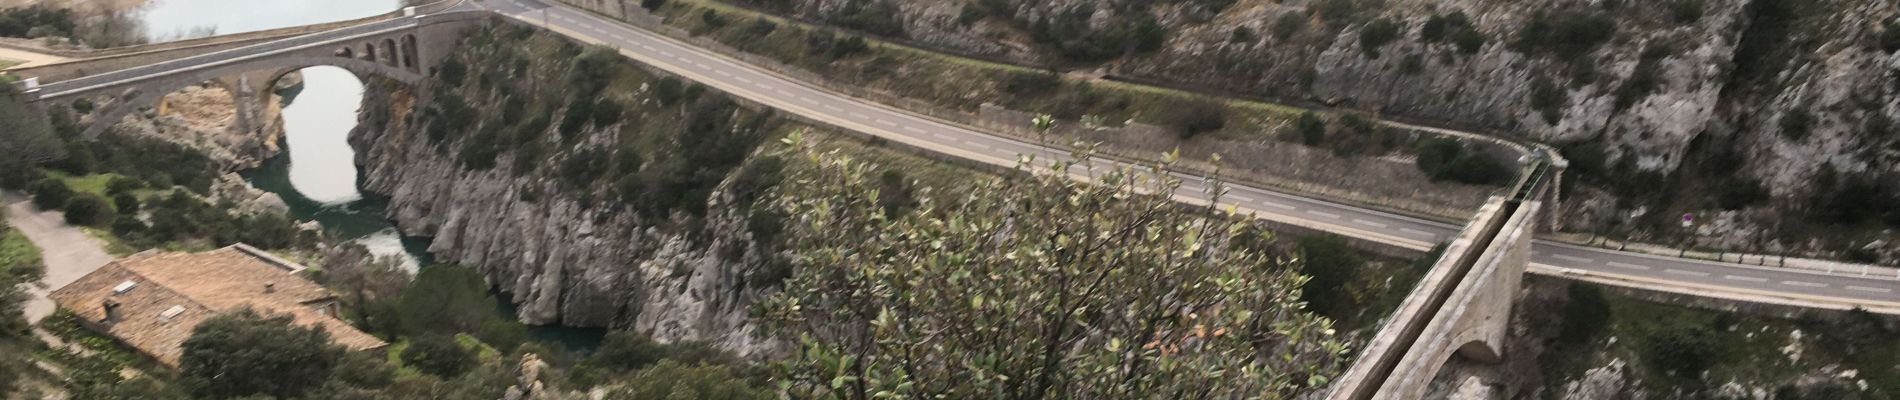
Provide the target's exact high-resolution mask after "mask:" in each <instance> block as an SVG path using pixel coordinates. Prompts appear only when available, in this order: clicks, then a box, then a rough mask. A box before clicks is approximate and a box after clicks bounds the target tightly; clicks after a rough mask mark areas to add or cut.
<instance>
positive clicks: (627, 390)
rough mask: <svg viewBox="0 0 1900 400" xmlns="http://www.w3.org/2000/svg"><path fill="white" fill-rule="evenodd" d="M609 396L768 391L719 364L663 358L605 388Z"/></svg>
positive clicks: (760, 395)
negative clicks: (613, 386) (616, 384)
mask: <svg viewBox="0 0 1900 400" xmlns="http://www.w3.org/2000/svg"><path fill="white" fill-rule="evenodd" d="M607 398H609V399H709V400H710V399H719V400H746V399H760V400H763V399H769V398H772V394H771V392H769V391H766V390H764V389H763V388H757V387H753V386H752V385H751V384H750V383H749V382H746V381H745V379H743V378H740V377H738V376H735V374H733V372H732V371H731V369H730V368H727V367H725V366H719V365H689V364H682V363H679V362H676V361H673V360H663V361H660V362H659V363H658V364H655V365H654V366H652V367H650V368H647V369H644V370H640V371H639V372H637V373H634V374H633V377H632V378H631V379H629V380H628V381H627V382H626V383H625V384H622V385H620V386H619V387H616V388H614V389H612V390H610V391H608V392H607Z"/></svg>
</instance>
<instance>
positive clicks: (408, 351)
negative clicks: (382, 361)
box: [399, 335, 476, 378]
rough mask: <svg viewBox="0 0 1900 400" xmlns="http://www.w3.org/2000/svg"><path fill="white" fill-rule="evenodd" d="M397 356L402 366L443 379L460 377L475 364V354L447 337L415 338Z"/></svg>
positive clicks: (429, 336) (426, 336)
mask: <svg viewBox="0 0 1900 400" xmlns="http://www.w3.org/2000/svg"><path fill="white" fill-rule="evenodd" d="M399 356H400V357H401V358H402V365H405V366H409V367H413V368H415V369H416V370H418V371H422V372H425V373H428V374H430V375H435V376H440V377H444V378H454V377H456V376H459V375H462V373H463V372H467V371H468V370H469V368H471V367H474V364H475V363H476V360H475V352H473V351H469V349H467V348H464V347H462V344H461V343H456V342H455V338H453V337H450V336H447V335H421V336H416V337H415V338H414V339H412V340H410V341H409V347H406V348H403V349H402V354H400V355H399Z"/></svg>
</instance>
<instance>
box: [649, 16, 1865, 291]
mask: <svg viewBox="0 0 1900 400" xmlns="http://www.w3.org/2000/svg"><path fill="white" fill-rule="evenodd" d="M682 1H700V0H675V2H682ZM720 1H725V2H729V3H732V4H738V5H743V6H748V7H752V8H757V9H761V10H768V11H772V12H776V13H781V14H785V15H793V16H798V17H800V18H802V19H805V20H809V21H816V22H822V23H826V24H830V25H834V26H838V27H841V28H846V29H853V30H857V31H860V32H867V33H871V34H876V35H881V36H889V37H896V38H900V39H903V40H906V41H908V42H910V43H919V44H922V45H925V46H929V47H934V48H940V49H945V50H949V51H954V52H959V53H966V54H972V53H973V54H979V55H985V56H989V57H994V58H1000V59H1005V60H1011V61H1016V62H1025V63H1045V64H1048V65H1056V66H1060V67H1062V68H1065V69H1073V70H1094V71H1097V72H1102V73H1106V74H1109V75H1111V76H1121V77H1130V78H1136V79H1142V80H1150V81H1159V82H1165V83H1167V84H1171V85H1177V86H1183V87H1190V88H1200V89H1205V90H1210V91H1219V92H1228V93H1235V94H1242V95H1252V96H1266V97H1270V98H1276V99H1280V100H1282V101H1288V102H1296V103H1306V104H1332V105H1338V106H1342V107H1349V108H1356V109H1363V110H1368V111H1375V112H1378V113H1380V114H1382V115H1385V116H1389V117H1397V118H1401V119H1410V120H1420V121H1425V122H1431V123H1435V124H1443V125H1448V126H1453V127H1466V128H1470V129H1476V130H1480V131H1489V132H1496V133H1501V134H1507V135H1515V136H1522V137H1527V138H1531V139H1535V140H1539V141H1543V142H1547V143H1552V144H1555V145H1558V146H1560V147H1563V148H1564V151H1565V153H1566V154H1568V155H1570V158H1571V160H1572V161H1573V162H1575V164H1573V166H1572V169H1571V172H1573V173H1574V174H1575V175H1576V176H1577V177H1578V178H1581V179H1577V180H1579V181H1581V182H1584V183H1586V185H1587V186H1589V187H1595V188H1601V189H1604V190H1582V191H1575V192H1576V194H1577V195H1573V196H1571V197H1570V198H1571V199H1575V200H1577V201H1570V202H1567V203H1566V204H1565V206H1566V207H1568V208H1571V209H1572V212H1567V213H1565V214H1566V215H1569V216H1570V217H1571V218H1572V221H1571V224H1570V225H1571V226H1572V227H1575V228H1576V229H1578V230H1586V229H1595V230H1617V231H1623V232H1631V231H1652V232H1649V234H1650V236H1652V240H1672V239H1660V238H1653V236H1655V235H1665V236H1667V235H1675V234H1679V231H1680V230H1679V229H1678V230H1675V231H1669V230H1663V229H1662V228H1664V227H1665V225H1667V224H1671V223H1673V222H1674V220H1675V218H1676V216H1677V215H1679V214H1680V213H1682V212H1696V213H1698V214H1699V215H1702V216H1703V217H1704V218H1702V219H1701V220H1702V221H1705V222H1709V221H1713V222H1714V223H1713V224H1709V225H1710V226H1711V227H1712V228H1710V229H1708V230H1706V231H1705V232H1702V234H1703V235H1705V236H1714V237H1717V238H1718V239H1720V240H1719V243H1717V244H1719V245H1722V246H1724V247H1729V248H1731V249H1738V250H1757V251H1770V250H1773V249H1789V248H1795V247H1796V246H1799V244H1798V243H1800V241H1799V240H1796V239H1794V237H1798V236H1802V235H1807V234H1816V233H1822V232H1817V231H1819V230H1814V229H1805V228H1803V227H1801V226H1799V225H1801V224H1774V223H1770V222H1768V221H1776V220H1793V219H1805V220H1809V221H1814V222H1816V223H1819V224H1826V225H1833V226H1834V227H1831V228H1829V229H1828V230H1833V231H1842V230H1841V229H1839V227H1840V226H1849V227H1866V228H1879V227H1880V225H1881V224H1880V223H1878V222H1868V223H1862V222H1861V221H1863V220H1865V221H1879V220H1882V219H1885V220H1886V222H1887V223H1888V224H1900V210H1896V209H1895V208H1896V207H1895V206H1892V204H1895V203H1900V202H1895V201H1894V200H1895V196H1896V193H1900V189H1897V188H1896V186H1900V185H1896V184H1893V183H1892V182H1895V181H1897V180H1896V179H1895V177H1896V176H1900V169H1896V168H1900V167H1896V165H1900V164H1897V163H1895V161H1896V160H1900V135H1897V134H1894V133H1892V131H1894V130H1895V128H1894V127H1893V126H1892V125H1893V120H1894V118H1895V117H1897V116H1900V103H1896V102H1894V101H1893V99H1894V98H1895V96H1894V95H1895V93H1896V90H1900V84H1896V78H1895V74H1896V72H1895V68H1896V67H1895V66H1896V65H1897V62H1896V61H1894V60H1895V58H1894V57H1895V56H1894V54H1895V53H1894V52H1895V51H1896V50H1900V25H1896V24H1895V22H1894V21H1895V17H1896V16H1900V10H1896V9H1895V7H1893V5H1892V4H1890V3H1886V2H1881V1H1868V0H1824V1H1814V2H1802V1H1790V0H1663V1H1549V2H1506V1H1485V0H1455V1H1437V0H1390V1H1375V0H1300V1H1265V0H1153V1H1102V0H967V1H934V0H720ZM1659 188H1660V190H1659ZM1632 213H1634V214H1636V215H1637V216H1638V217H1637V218H1636V221H1635V222H1636V223H1634V224H1619V223H1617V222H1619V221H1625V220H1629V219H1630V215H1632ZM1709 214H1715V216H1714V218H1710V217H1709ZM1847 215H1853V216H1855V217H1851V218H1850V217H1846V216H1847ZM1656 231H1661V232H1656ZM1845 231H1859V232H1864V230H1854V229H1849V230H1845ZM1830 239H1834V241H1835V242H1836V243H1835V245H1833V246H1828V247H1826V248H1822V249H1797V250H1824V251H1839V250H1844V249H1845V248H1846V247H1844V246H1849V245H1858V244H1861V243H1865V241H1866V239H1865V238H1852V237H1833V238H1830ZM1775 241H1779V243H1777V244H1774V245H1768V244H1765V243H1768V242H1775ZM1705 244H1706V243H1705ZM1887 256H1890V255H1887ZM1887 256H1882V257H1877V258H1886V259H1891V257H1887ZM1860 258H1868V257H1867V256H1861V257H1860Z"/></svg>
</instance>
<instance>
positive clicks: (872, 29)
mask: <svg viewBox="0 0 1900 400" xmlns="http://www.w3.org/2000/svg"><path fill="white" fill-rule="evenodd" d="M902 15H903V13H901V12H899V10H898V9H897V4H896V3H895V2H893V1H891V0H848V1H846V2H844V6H843V7H839V8H837V9H836V11H835V12H833V13H832V14H831V15H830V16H829V17H828V18H827V19H828V20H829V21H830V22H831V23H833V24H837V25H838V26H842V27H845V28H849V29H853V30H857V31H861V32H865V33H870V34H873V35H878V36H886V37H894V38H901V37H904V21H903V20H901V19H899V18H900V17H901V16H902Z"/></svg>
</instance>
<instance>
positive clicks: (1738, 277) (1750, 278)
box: [1722, 275, 1768, 282]
mask: <svg viewBox="0 0 1900 400" xmlns="http://www.w3.org/2000/svg"><path fill="white" fill-rule="evenodd" d="M1722 279H1728V280H1732V281H1745V282H1767V281H1768V278H1762V277H1754V276H1741V275H1729V276H1724V277H1722Z"/></svg>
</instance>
